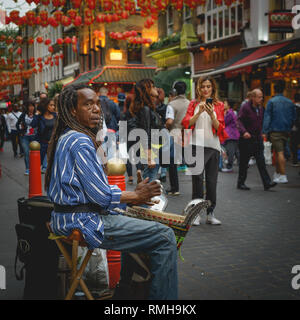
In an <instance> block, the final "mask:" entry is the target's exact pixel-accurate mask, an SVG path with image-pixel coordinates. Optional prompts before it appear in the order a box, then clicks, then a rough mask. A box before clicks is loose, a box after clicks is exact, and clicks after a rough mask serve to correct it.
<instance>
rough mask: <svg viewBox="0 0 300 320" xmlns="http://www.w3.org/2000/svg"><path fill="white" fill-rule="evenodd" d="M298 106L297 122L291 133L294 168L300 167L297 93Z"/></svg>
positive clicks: (299, 109)
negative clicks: (299, 160) (299, 156)
mask: <svg viewBox="0 0 300 320" xmlns="http://www.w3.org/2000/svg"><path fill="white" fill-rule="evenodd" d="M294 102H295V106H296V120H295V121H294V124H293V127H292V132H291V152H292V155H293V166H294V167H298V166H299V164H298V145H299V144H300V94H299V93H296V94H295V98H294Z"/></svg>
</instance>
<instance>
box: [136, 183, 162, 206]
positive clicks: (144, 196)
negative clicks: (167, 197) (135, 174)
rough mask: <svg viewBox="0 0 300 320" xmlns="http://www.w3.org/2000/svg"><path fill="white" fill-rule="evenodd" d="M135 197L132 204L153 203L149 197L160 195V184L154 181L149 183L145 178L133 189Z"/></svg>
mask: <svg viewBox="0 0 300 320" xmlns="http://www.w3.org/2000/svg"><path fill="white" fill-rule="evenodd" d="M135 192H136V194H137V199H136V201H134V202H133V203H134V204H148V205H153V204H154V203H152V202H151V198H153V197H155V196H159V195H161V186H160V184H159V183H157V182H156V181H152V182H150V183H149V178H146V179H145V180H143V181H142V182H141V183H139V184H138V185H137V187H136V189H135Z"/></svg>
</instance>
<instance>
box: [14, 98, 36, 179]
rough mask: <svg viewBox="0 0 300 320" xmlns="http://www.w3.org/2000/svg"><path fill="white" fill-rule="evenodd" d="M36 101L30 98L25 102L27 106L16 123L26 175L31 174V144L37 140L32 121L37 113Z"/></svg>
mask: <svg viewBox="0 0 300 320" xmlns="http://www.w3.org/2000/svg"><path fill="white" fill-rule="evenodd" d="M35 112H36V110H35V105H34V102H33V101H31V100H29V101H27V102H26V104H25V108H24V111H23V113H22V114H21V116H20V117H19V120H18V122H17V124H16V127H17V130H18V132H19V136H20V139H21V144H22V147H23V150H24V162H25V173H24V174H25V175H26V176H28V175H29V144H30V143H31V142H32V141H34V140H35V130H34V128H32V127H31V123H32V121H33V119H34V115H35Z"/></svg>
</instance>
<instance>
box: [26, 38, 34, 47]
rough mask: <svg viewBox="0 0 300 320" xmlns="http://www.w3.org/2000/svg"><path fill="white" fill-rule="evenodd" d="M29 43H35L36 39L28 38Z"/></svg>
mask: <svg viewBox="0 0 300 320" xmlns="http://www.w3.org/2000/svg"><path fill="white" fill-rule="evenodd" d="M27 42H28V44H29V45H30V46H31V45H33V44H34V39H33V38H32V37H30V38H29V39H28V40H27Z"/></svg>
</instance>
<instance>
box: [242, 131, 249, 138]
mask: <svg viewBox="0 0 300 320" xmlns="http://www.w3.org/2000/svg"><path fill="white" fill-rule="evenodd" d="M243 138H244V139H251V134H250V133H249V132H245V133H244V135H243Z"/></svg>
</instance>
